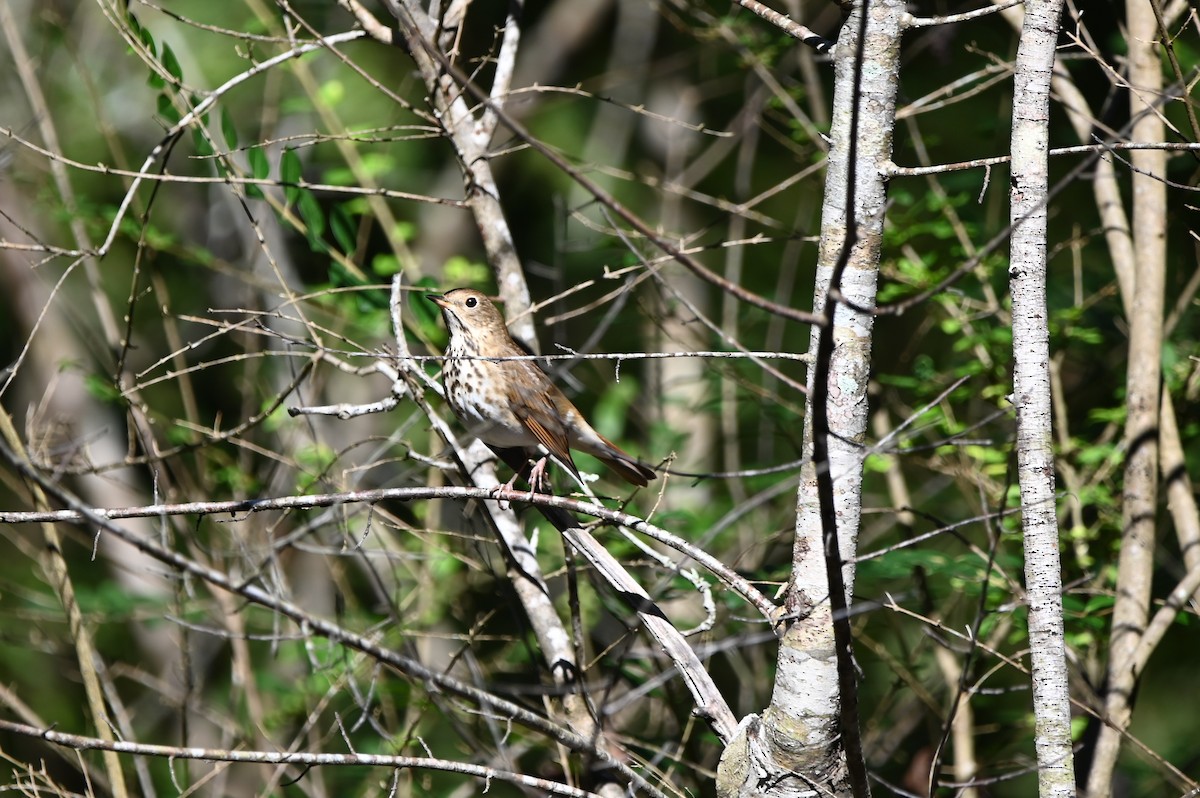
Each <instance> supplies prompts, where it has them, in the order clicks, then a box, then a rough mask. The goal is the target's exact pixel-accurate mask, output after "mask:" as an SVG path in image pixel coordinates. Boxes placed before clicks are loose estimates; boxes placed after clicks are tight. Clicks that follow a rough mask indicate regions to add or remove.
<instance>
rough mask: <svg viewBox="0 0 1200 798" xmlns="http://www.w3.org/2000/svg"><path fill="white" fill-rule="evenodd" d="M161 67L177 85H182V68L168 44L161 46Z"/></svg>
mask: <svg viewBox="0 0 1200 798" xmlns="http://www.w3.org/2000/svg"><path fill="white" fill-rule="evenodd" d="M162 65H163V68H164V69H166V70H167V72H168V73H170V75H171V77H173V78H175V80H177V81H178V82H179V83H183V67H182V66H180V65H179V59H178V58H176V57H175V51H174V50H172V49H171V45H169V44H164V45H163V52H162Z"/></svg>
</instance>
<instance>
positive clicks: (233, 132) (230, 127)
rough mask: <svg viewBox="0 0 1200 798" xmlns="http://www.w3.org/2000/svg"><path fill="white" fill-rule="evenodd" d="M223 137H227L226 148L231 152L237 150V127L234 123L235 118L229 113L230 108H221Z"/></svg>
mask: <svg viewBox="0 0 1200 798" xmlns="http://www.w3.org/2000/svg"><path fill="white" fill-rule="evenodd" d="M221 135H222V136H224V137H225V146H226V147H228V148H229V149H231V150H236V149H237V145H238V134H237V125H235V124H234V123H233V116H232V115H231V114H230V113H229V109H228V108H224V107H223V108H221Z"/></svg>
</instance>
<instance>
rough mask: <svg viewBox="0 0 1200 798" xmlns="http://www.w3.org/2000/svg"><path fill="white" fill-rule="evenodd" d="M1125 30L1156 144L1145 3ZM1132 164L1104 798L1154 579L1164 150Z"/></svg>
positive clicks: (1095, 771) (1142, 116)
mask: <svg viewBox="0 0 1200 798" xmlns="http://www.w3.org/2000/svg"><path fill="white" fill-rule="evenodd" d="M1126 9H1127V10H1126V20H1127V22H1128V25H1129V35H1128V37H1127V39H1126V40H1127V41H1128V42H1129V83H1130V87H1131V88H1130V92H1129V114H1130V118H1131V119H1133V125H1132V131H1131V138H1132V140H1133V141H1134V142H1153V141H1162V140H1163V136H1164V133H1165V131H1164V129H1163V123H1162V119H1161V118H1160V117H1159V116H1158V111H1157V104H1158V97H1159V96H1160V94H1161V92H1162V88H1163V79H1162V69H1161V67H1160V65H1159V57H1158V52H1157V47H1156V41H1155V40H1156V39H1157V38H1158V33H1159V31H1158V20H1157V19H1156V18H1155V14H1154V9H1153V7H1152V6H1151V4H1150V3H1149V2H1147V1H1146V0H1129V2H1128V3H1127V4H1126ZM1130 158H1131V160H1132V162H1133V174H1132V176H1131V177H1132V180H1133V203H1132V204H1133V231H1132V233H1133V250H1134V252H1133V255H1134V263H1135V264H1136V268H1135V269H1134V270H1133V275H1132V277H1133V282H1134V286H1133V301H1132V302H1131V303H1130V305H1131V308H1130V317H1129V358H1128V370H1127V373H1126V386H1127V389H1126V402H1127V405H1128V408H1129V415H1128V418H1127V420H1126V428H1125V445H1126V447H1127V458H1128V459H1127V460H1126V463H1125V490H1124V494H1123V498H1124V504H1123V506H1122V513H1121V521H1122V528H1123V537H1122V540H1121V555H1120V558H1119V560H1118V563H1117V596H1116V603H1115V604H1114V605H1113V619H1112V633H1111V635H1110V639H1109V654H1108V671H1107V674H1106V680H1105V681H1106V684H1105V694H1104V713H1105V715H1107V716H1108V718H1109V720H1110V721H1111V722H1112V723H1113V724H1115V728H1114V727H1113V726H1109V725H1107V724H1105V725H1102V726H1101V727H1100V733H1099V736H1098V737H1097V740H1096V750H1095V755H1094V756H1093V759H1092V769H1091V772H1090V773H1089V774H1088V785H1087V786H1088V790H1087V792H1088V795H1089V796H1091V797H1092V798H1107V796H1109V795H1111V794H1112V776H1113V770H1114V768H1115V767H1116V763H1117V754H1118V753H1119V751H1120V747H1121V731H1123V730H1124V729H1125V728H1126V727H1128V725H1129V720H1130V717H1131V715H1132V706H1133V703H1132V702H1133V693H1134V690H1135V688H1136V686H1137V677H1138V674H1137V673H1136V672H1135V671H1134V669H1133V667H1132V660H1133V656H1134V652H1135V651H1136V650H1137V648H1138V643H1139V642H1140V641H1141V638H1142V633H1143V632H1144V631H1145V629H1146V621H1147V617H1148V615H1149V612H1150V587H1151V581H1152V578H1153V573H1154V539H1155V534H1154V533H1155V528H1156V524H1155V515H1156V512H1157V508H1158V435H1159V432H1158V430H1159V406H1160V395H1159V381H1160V379H1161V378H1162V369H1161V363H1162V329H1163V301H1164V299H1163V294H1164V290H1165V288H1164V286H1165V278H1166V256H1167V248H1166V230H1165V229H1164V225H1165V220H1166V218H1167V217H1166V213H1167V189H1166V185H1165V184H1164V183H1163V182H1162V177H1163V176H1164V175H1165V173H1166V165H1167V157H1166V152H1164V151H1163V150H1134V151H1133V152H1132V153H1130Z"/></svg>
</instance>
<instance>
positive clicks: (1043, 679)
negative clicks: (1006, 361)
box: [1009, 0, 1075, 798]
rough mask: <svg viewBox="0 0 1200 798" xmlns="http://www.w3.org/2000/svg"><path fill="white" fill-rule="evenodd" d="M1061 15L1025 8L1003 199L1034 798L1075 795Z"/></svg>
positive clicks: (1058, 7) (1055, 2) (1050, 0)
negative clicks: (1062, 457) (1054, 380)
mask: <svg viewBox="0 0 1200 798" xmlns="http://www.w3.org/2000/svg"><path fill="white" fill-rule="evenodd" d="M1061 13H1062V2H1061V0H1031V2H1028V3H1026V4H1025V21H1024V24H1023V25H1022V28H1021V42H1020V45H1019V46H1018V48H1017V61H1016V69H1015V74H1014V85H1013V128H1012V187H1011V191H1010V197H1011V214H1012V226H1013V233H1012V253H1011V259H1010V265H1009V277H1010V286H1011V290H1012V315H1013V359H1014V367H1013V389H1014V397H1013V399H1014V402H1015V404H1016V408H1017V468H1018V479H1019V481H1020V488H1021V512H1022V521H1023V528H1024V536H1025V589H1026V595H1027V599H1028V603H1029V641H1030V660H1031V665H1032V671H1033V711H1034V724H1035V740H1034V746H1035V748H1036V752H1037V764H1038V792H1039V795H1040V796H1042V798H1050V796H1061V797H1062V798H1071V797H1072V796H1074V795H1075V770H1074V763H1073V761H1072V758H1071V705H1070V699H1069V694H1068V691H1067V663H1066V649H1065V646H1064V642H1063V617H1062V613H1063V604H1062V573H1061V565H1060V562H1059V551H1058V522H1057V518H1056V516H1055V503H1054V451H1053V447H1052V437H1051V415H1050V331H1049V326H1048V323H1047V322H1048V309H1047V305H1046V202H1047V199H1048V196H1049V195H1048V191H1049V167H1048V156H1047V153H1048V149H1049V122H1050V77H1051V72H1052V70H1053V67H1054V50H1055V45H1056V44H1057V42H1058V21H1059V17H1060V15H1061Z"/></svg>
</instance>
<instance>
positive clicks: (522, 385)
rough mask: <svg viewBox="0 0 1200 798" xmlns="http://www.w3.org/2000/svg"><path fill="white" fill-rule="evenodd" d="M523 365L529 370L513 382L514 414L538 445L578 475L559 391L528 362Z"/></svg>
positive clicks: (522, 371) (522, 370)
mask: <svg viewBox="0 0 1200 798" xmlns="http://www.w3.org/2000/svg"><path fill="white" fill-rule="evenodd" d="M521 365H522V366H529V368H523V369H521V370H520V378H519V379H513V381H512V382H513V384H514V386H515V387H516V390H514V393H515V394H516V395H515V396H513V397H512V398H513V399H514V400H515V401H513V413H514V415H516V417H517V420H518V421H520V422H521V425H522V426H523V427H525V429H527V430H529V431H530V432H531V433H532V434H533V437H535V438H537V441H538V443H540V444H541V445H542V446H545V447H546V451H548V452H550V454H552V455H554V456H555V457H557V458H558V459H559V461H560V462H562V463H563V465H565V466H567V468H569V469H570V470H571V473H572V474H574V475H575V476H579V469H577V468H576V467H575V461H574V460H572V459H571V446H570V441H569V439H568V437H567V428H566V427H565V426H564V425H563V419H562V416H560V415H559V413H558V409H557V408H556V407H555V402H554V396H553V394H555V393H558V392H559V390H558V388H556V387H555V386H554V383H552V382H550V380H549V379H548V378H547V377H546V375H545V374H543V373H542V371H541V369H539V368H538V367H537V366H533V365H532V364H530V363H528V361H526V362H522V363H521Z"/></svg>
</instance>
